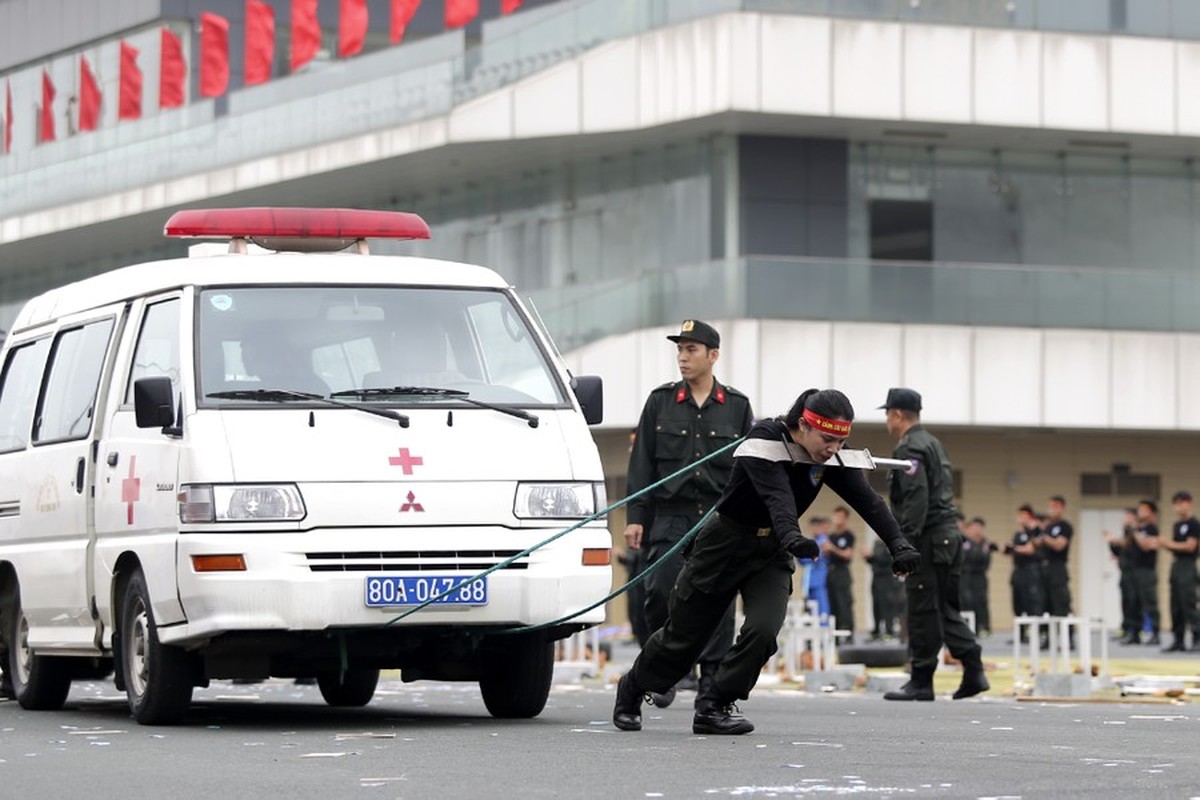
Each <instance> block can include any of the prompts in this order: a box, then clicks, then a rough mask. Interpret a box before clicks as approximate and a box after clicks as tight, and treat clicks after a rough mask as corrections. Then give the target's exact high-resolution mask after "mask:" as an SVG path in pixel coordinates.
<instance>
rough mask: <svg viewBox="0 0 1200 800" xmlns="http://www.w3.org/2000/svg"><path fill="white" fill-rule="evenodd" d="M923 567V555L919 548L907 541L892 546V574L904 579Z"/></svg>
mask: <svg viewBox="0 0 1200 800" xmlns="http://www.w3.org/2000/svg"><path fill="white" fill-rule="evenodd" d="M920 566H921V554H920V553H919V552H917V548H915V547H913V546H912V545H911V544H909V543H908V542H906V541H899V542H896V543H895V544H894V545H893V546H892V573H893V574H895V575H899V576H900V577H901V578H903V577H904V576H905V575H911V574H912V573H914V572H916V571H917V568H918V567H920Z"/></svg>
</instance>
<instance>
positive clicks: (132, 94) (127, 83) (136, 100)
mask: <svg viewBox="0 0 1200 800" xmlns="http://www.w3.org/2000/svg"><path fill="white" fill-rule="evenodd" d="M137 57H138V50H137V48H136V47H134V46H133V45H131V44H126V43H125V42H121V74H120V84H121V87H120V91H119V92H118V96H117V119H140V118H141V116H142V69H141V67H139V66H138V64H137Z"/></svg>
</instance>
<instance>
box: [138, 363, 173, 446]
mask: <svg viewBox="0 0 1200 800" xmlns="http://www.w3.org/2000/svg"><path fill="white" fill-rule="evenodd" d="M174 399H175V393H174V391H173V390H172V389H171V379H170V378H168V377H166V376H159V377H155V378H138V379H137V380H136V381H134V382H133V413H134V415H135V417H136V419H137V426H138V427H139V428H162V429H163V433H167V432H168V430H167V429H169V428H172V427H173V426H174V425H175V405H174Z"/></svg>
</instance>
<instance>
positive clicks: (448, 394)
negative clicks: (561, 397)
mask: <svg viewBox="0 0 1200 800" xmlns="http://www.w3.org/2000/svg"><path fill="white" fill-rule="evenodd" d="M330 396H331V397H398V396H409V397H412V396H418V397H445V398H448V399H450V400H461V401H462V402H464V403H469V404H471V405H473V406H479V407H480V408H487V409H490V410H492V411H499V412H500V413H501V414H508V415H509V416H510V417H517V418H519V419H523V420H525V421H526V422H528V423H529V427H531V428H536V427H537V426H538V418H537V417H536V416H534V415H533V414H530V413H529V412H528V411H526V410H525V409H523V408H513V407H511V406H500V405H496V404H494V403H485V402H484V401H483V400H476V399H475V398H474V397H471V395H470V392H464V391H463V390H461V389H443V388H441V387H439V386H391V387H388V388H383V389H345V390H343V391H340V392H334V393H333V394H332V395H330Z"/></svg>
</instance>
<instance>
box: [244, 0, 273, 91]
mask: <svg viewBox="0 0 1200 800" xmlns="http://www.w3.org/2000/svg"><path fill="white" fill-rule="evenodd" d="M274 63H275V9H273V8H271V7H270V6H269V5H267V4H266V3H264V2H262V0H246V78H245V80H246V85H247V86H254V85H255V84H258V83H266V82H267V81H269V80H271V66H272V64H274Z"/></svg>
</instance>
